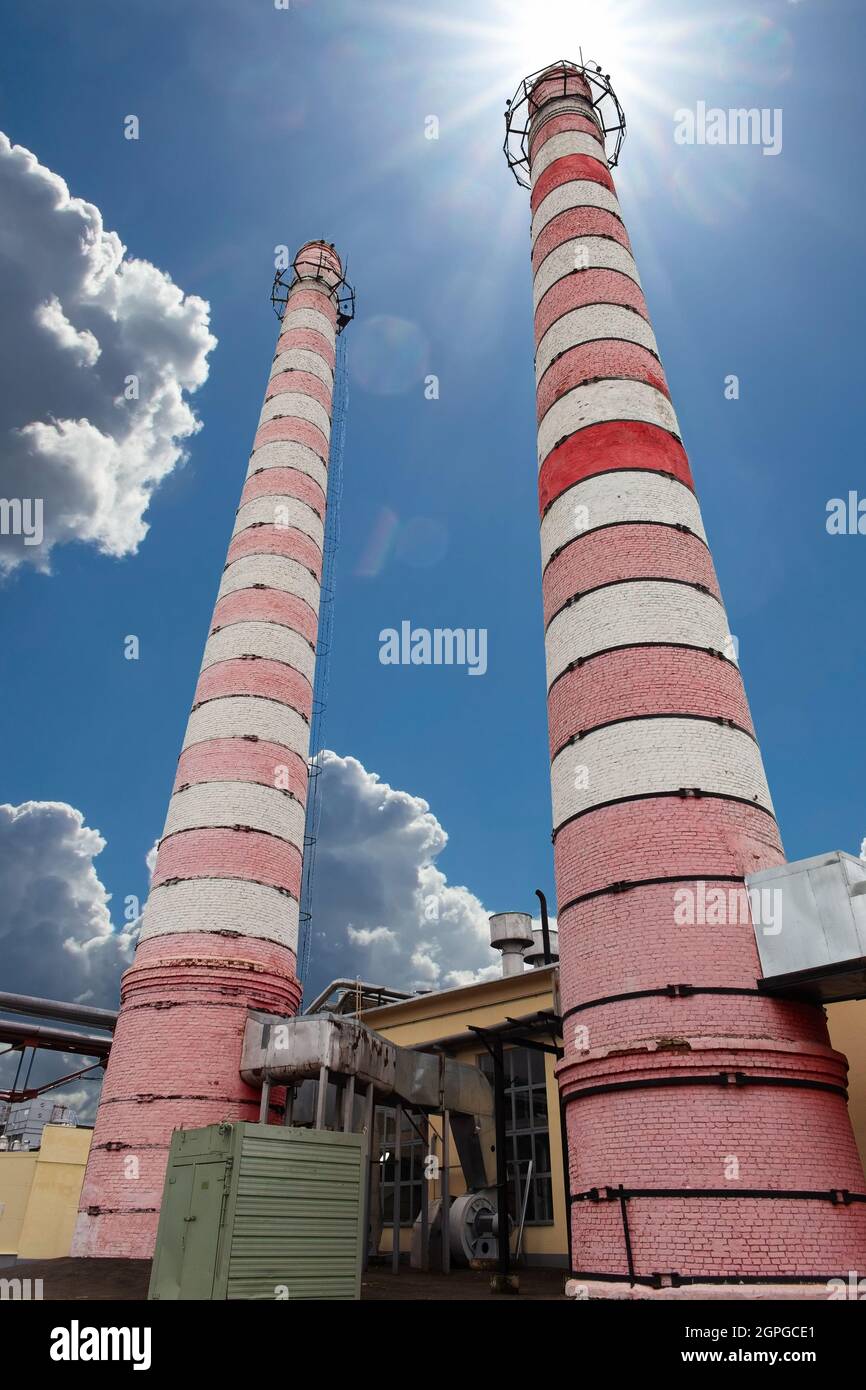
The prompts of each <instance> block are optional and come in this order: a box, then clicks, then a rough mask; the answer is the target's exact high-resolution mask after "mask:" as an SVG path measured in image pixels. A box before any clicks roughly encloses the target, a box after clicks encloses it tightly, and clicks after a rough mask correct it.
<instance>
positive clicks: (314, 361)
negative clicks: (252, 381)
mask: <svg viewBox="0 0 866 1390" xmlns="http://www.w3.org/2000/svg"><path fill="white" fill-rule="evenodd" d="M282 372H309V373H310V375H311V376H317V377H318V378H319V380H320V381H321V382H323V383H324V384H325V386H327V387H328V389H329V390H330V389H331V387H332V386H333V383H334V373H333V372H332V371H331V368H330V367H329V366H328V364H327V362H326V361H325V359H324V357H320V356H319V354H318V353H317V352H311V351H310V349H309V348H288V349H287V351H286V352H278V353H277V355H276V357H275V358H274V364H273V366H272V367H271V377H272V378H273V377H275V376H279V375H280V374H281V373H282Z"/></svg>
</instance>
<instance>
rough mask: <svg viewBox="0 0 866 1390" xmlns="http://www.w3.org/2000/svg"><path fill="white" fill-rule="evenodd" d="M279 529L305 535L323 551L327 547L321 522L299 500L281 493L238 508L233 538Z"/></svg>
mask: <svg viewBox="0 0 866 1390" xmlns="http://www.w3.org/2000/svg"><path fill="white" fill-rule="evenodd" d="M261 525H265V526H276V527H277V528H278V529H282V530H289V528H290V527H291V528H294V529H296V530H298V531H303V533H304V535H305V536H309V537H310V540H312V541H315V543H316V545H317V546H318V547H319V549H320V550H321V549H322V547H323V545H324V543H325V528H324V525H323V522H322V518H321V517H320V516H319V514H318V513H317V512H314V511H313V508H312V507H309V506H308V505H307V503H306V502H302V501H301V499H300V497H289V496H288V495H284V494H283V493H280V492H271V493H267V494H265V495H263V496H261V497H254V498H253V499H252V501H250V502H245V503H244V505H243V506H242V507H239V508H238V514H237V516H236V517H235V525H234V530H233V531H232V535H233V536H236V535H238V533H239V532H241V531H246V530H247V528H248V527H250V526H261Z"/></svg>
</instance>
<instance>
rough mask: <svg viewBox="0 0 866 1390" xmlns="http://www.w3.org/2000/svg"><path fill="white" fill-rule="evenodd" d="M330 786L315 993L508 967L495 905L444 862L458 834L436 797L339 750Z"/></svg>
mask: <svg viewBox="0 0 866 1390" xmlns="http://www.w3.org/2000/svg"><path fill="white" fill-rule="evenodd" d="M320 796H321V821H320V827H319V841H318V845H317V850H316V874H315V887H314V897H313V926H314V932H313V941H312V947H311V952H310V981H309V986H308V989H307V994H308V996H309V997H312V996H313V994H315V993H318V991H319V990H320V989H321V988H322V987H323V986H324V985H326V984H328V982H329V981H330V980H332V979H335V978H337V977H347V978H350V979H353V978H355V977H356V976H360V977H361V978H362V979H365V980H369V981H371V982H373V983H376V984H387V985H392V986H394V987H395V988H396V989H406V990H411V989H417V988H424V989H430V988H433V989H447V988H451V987H454V986H456V985H461V984H469V983H471V982H472V981H473V980H475V979H478V978H490V977H492V976H494V975H497V974H499V973H500V971H501V964H500V957H499V955H498V954H497V953H496V952H494V951H492V950H491V948H490V936H489V928H488V921H487V918H488V909H487V908H486V907H484V906H483V904H482V903H481V901H480V900H479V899H478V898H477V897H476V896H475V894H474V893H472V892H471V891H470V890H469V889H468V888H464V887H461V886H459V885H456V884H451V883H449V882H448V879H447V877H446V875H445V874H444V873H443V871H442V870H441V869H440V868H439V867H438V866H437V863H436V860H437V859H438V857H439V856H440V855H441V853H442V851H443V850H444V848H445V846H446V844H447V842H448V836H447V834H446V832H445V830H444V829H443V827H442V826H441V825H440V823H439V821H438V820H437V819H436V816H435V815H434V814H433V813H432V811H431V810H430V807H429V805H428V803H427V802H426V801H424V800H423V799H422V798H421V797H419V796H413V795H412V794H411V793H410V792H405V791H398V790H396V789H395V788H393V787H390V786H389V785H388V783H387V782H382V781H380V779H379V777H378V776H377V775H376V773H374V772H368V771H367V769H366V768H365V767H364V766H363V765H362V764H361V763H360V762H358V760H357V758H351V757H346V758H343V757H339V756H338V755H337V754H336V753H333V752H324V753H323V754H322V773H321V778H320Z"/></svg>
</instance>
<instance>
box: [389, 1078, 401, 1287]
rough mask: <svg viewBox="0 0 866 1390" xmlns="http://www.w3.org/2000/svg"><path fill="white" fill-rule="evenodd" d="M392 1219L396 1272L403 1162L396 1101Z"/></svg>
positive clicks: (392, 1263) (399, 1111)
mask: <svg viewBox="0 0 866 1390" xmlns="http://www.w3.org/2000/svg"><path fill="white" fill-rule="evenodd" d="M394 1130H395V1135H394V1221H393V1231H392V1235H391V1240H392V1242H393V1244H392V1249H391V1270H392V1273H394V1274H396V1273H397V1272H398V1271H399V1269H400V1165H401V1163H402V1162H403V1107H402V1105H401V1104H400V1102H399V1101H398V1102H397V1104H396V1105H395V1106H394Z"/></svg>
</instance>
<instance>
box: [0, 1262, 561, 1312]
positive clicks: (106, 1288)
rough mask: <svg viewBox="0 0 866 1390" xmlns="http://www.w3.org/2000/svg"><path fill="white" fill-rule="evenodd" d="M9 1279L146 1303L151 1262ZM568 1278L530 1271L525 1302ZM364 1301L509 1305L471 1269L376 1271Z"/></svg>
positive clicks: (65, 1293) (73, 1265)
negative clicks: (492, 1291)
mask: <svg viewBox="0 0 866 1390" xmlns="http://www.w3.org/2000/svg"><path fill="white" fill-rule="evenodd" d="M3 1274H4V1275H5V1276H6V1277H7V1278H8V1277H10V1276H13V1275H14V1276H15V1277H17V1278H19V1279H41V1280H42V1281H43V1297H44V1298H45V1300H46V1301H55V1302H66V1301H69V1300H72V1301H77V1302H82V1303H92V1302H103V1301H111V1302H116V1301H122V1300H132V1301H140V1300H143V1299H145V1298H146V1297H147V1286H148V1282H149V1280H150V1260H74V1259H71V1258H70V1259H63V1260H19V1261H17V1262H16V1263H15V1264H14V1265H11V1266H9V1267H8V1268H7V1269H5V1270H4V1271H3ZM564 1286H565V1272H564V1271H563V1270H561V1269H524V1270H521V1273H520V1294H519V1298H520V1299H523V1300H525V1299H527V1298H528V1299H534V1300H535V1299H564V1297H565V1294H564V1292H563V1289H564ZM361 1298H362V1300H364V1301H369V1302H371V1303H387V1302H392V1301H399V1302H403V1301H405V1302H411V1301H415V1300H417V1301H421V1300H425V1301H427V1302H430V1301H431V1300H433V1301H435V1302H464V1301H470V1302H480V1301H483V1300H485V1299H489V1300H491V1301H493V1300H494V1299H497V1300H499V1301H507V1300H506V1298H505V1296H503V1295H494V1294H492V1293H491V1292H490V1275H489V1274H480V1273H476V1272H475V1271H474V1270H471V1269H458V1270H455V1271H454V1272H453V1273H452V1274H448V1275H444V1274H421V1273H420V1272H419V1271H418V1270H414V1269H409V1268H408V1267H405V1266H404V1267H401V1269H400V1273H399V1274H392V1273H391V1270H390V1268H387V1269H386V1268H384V1267H382V1268H375V1269H370V1270H368V1271H367V1273H366V1274H365V1275H364V1278H363V1281H362V1284H361Z"/></svg>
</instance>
